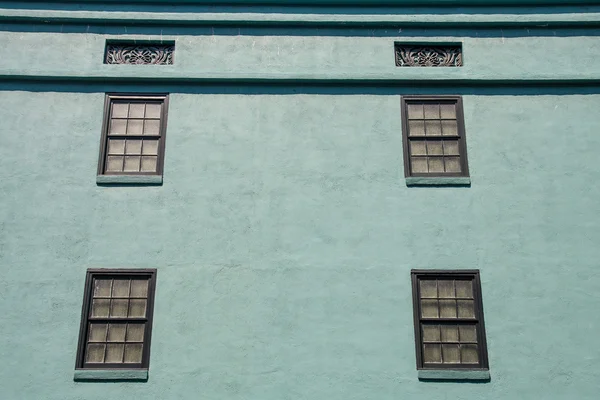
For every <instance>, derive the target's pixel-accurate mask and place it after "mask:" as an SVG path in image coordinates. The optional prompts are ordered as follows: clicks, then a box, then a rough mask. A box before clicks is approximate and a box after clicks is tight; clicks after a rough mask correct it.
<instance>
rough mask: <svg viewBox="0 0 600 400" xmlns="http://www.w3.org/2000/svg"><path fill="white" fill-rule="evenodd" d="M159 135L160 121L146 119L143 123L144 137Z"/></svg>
mask: <svg viewBox="0 0 600 400" xmlns="http://www.w3.org/2000/svg"><path fill="white" fill-rule="evenodd" d="M159 134H160V120H158V119H147V120H146V121H144V135H159Z"/></svg>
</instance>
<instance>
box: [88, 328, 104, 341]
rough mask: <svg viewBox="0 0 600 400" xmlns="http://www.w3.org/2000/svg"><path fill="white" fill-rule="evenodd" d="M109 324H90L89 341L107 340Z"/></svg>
mask: <svg viewBox="0 0 600 400" xmlns="http://www.w3.org/2000/svg"><path fill="white" fill-rule="evenodd" d="M106 327H107V324H90V334H89V337H88V342H106Z"/></svg>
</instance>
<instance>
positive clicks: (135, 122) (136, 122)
mask: <svg viewBox="0 0 600 400" xmlns="http://www.w3.org/2000/svg"><path fill="white" fill-rule="evenodd" d="M143 128H144V120H143V119H130V120H129V121H128V122H127V134H128V135H141V134H142V132H143Z"/></svg>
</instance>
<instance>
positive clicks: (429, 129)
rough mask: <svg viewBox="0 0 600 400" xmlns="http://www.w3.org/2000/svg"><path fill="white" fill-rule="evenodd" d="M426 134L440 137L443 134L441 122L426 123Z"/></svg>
mask: <svg viewBox="0 0 600 400" xmlns="http://www.w3.org/2000/svg"><path fill="white" fill-rule="evenodd" d="M425 132H426V135H427V136H440V135H441V134H442V127H441V125H440V121H425Z"/></svg>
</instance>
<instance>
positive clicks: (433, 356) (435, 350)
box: [423, 344, 442, 363]
mask: <svg viewBox="0 0 600 400" xmlns="http://www.w3.org/2000/svg"><path fill="white" fill-rule="evenodd" d="M423 362H425V363H441V362H442V346H441V345H439V344H424V345H423Z"/></svg>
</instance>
